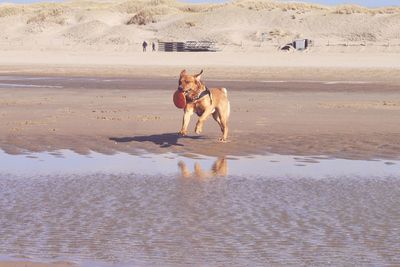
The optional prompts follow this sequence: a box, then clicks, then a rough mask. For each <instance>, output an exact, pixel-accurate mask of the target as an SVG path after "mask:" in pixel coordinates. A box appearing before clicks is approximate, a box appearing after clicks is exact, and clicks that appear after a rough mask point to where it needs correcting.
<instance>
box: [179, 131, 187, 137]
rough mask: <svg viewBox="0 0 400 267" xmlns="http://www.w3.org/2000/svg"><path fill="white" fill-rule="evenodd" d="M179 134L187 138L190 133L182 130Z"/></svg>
mask: <svg viewBox="0 0 400 267" xmlns="http://www.w3.org/2000/svg"><path fill="white" fill-rule="evenodd" d="M178 134H179V135H180V136H186V135H187V134H188V132H187V131H184V130H180V131H179V133H178Z"/></svg>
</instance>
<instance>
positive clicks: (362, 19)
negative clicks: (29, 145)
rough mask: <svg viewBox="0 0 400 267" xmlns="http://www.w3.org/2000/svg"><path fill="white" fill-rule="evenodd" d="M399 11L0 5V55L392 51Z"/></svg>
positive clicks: (259, 5) (154, 2) (262, 0)
mask: <svg viewBox="0 0 400 267" xmlns="http://www.w3.org/2000/svg"><path fill="white" fill-rule="evenodd" d="M399 15H400V8H399V7H397V8H394V7H385V8H379V9H367V8H363V7H360V6H355V5H343V6H337V7H328V6H322V5H316V4H307V3H287V2H286V3H285V2H282V1H271V0H255V1H254V0H252V1H249V0H236V1H231V2H229V3H226V4H202V5H196V4H187V3H181V2H177V1H174V0H116V1H115V0H114V1H111V0H109V1H107V0H105V1H104V0H102V1H88V0H79V1H66V2H64V3H46V4H44V3H42V4H40V3H39V4H30V5H16V4H0V27H1V28H2V32H1V34H0V49H1V50H12V51H120V52H121V51H123V52H129V51H139V50H141V46H140V44H141V43H142V42H143V40H148V41H157V40H161V41H172V40H173V41H188V40H211V41H216V42H218V45H219V47H220V48H222V49H224V51H235V52H237V51H246V52H249V51H275V50H276V49H277V47H279V46H280V45H283V44H285V43H287V42H289V41H292V40H293V39H295V38H311V39H312V40H313V41H314V47H313V48H312V49H311V51H329V52H335V51H336V52H350V53H353V52H360V51H361V52H362V51H369V52H376V51H378V52H391V51H397V52H398V51H399V50H400V46H399V45H400V35H399V32H400V31H399V28H400V23H399V21H400V16H399Z"/></svg>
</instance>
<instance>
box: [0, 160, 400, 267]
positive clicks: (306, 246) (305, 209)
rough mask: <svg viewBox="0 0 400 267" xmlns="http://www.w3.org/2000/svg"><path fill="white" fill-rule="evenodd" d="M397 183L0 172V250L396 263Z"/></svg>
mask: <svg viewBox="0 0 400 267" xmlns="http://www.w3.org/2000/svg"><path fill="white" fill-rule="evenodd" d="M155 164H157V163H155ZM296 168H301V167H296ZM399 188H400V182H399V179H398V178H396V177H370V178H368V177H364V178H360V177H358V176H356V175H355V176H343V177H342V176H341V177H330V178H329V177H328V178H323V179H315V178H307V177H303V178H293V179H292V178H289V177H270V178H268V177H263V176H258V177H246V176H234V175H228V176H218V177H214V178H211V179H203V178H198V177H192V178H191V177H187V176H185V175H183V176H179V175H177V176H167V175H164V176H161V175H156V176H153V175H146V174H134V173H132V174H116V173H114V174H104V173H97V174H92V175H79V174H78V175H77V174H75V175H67V174H58V175H48V176H41V175H34V176H22V177H21V176H14V175H2V174H0V210H1V211H2V216H1V217H0V226H1V227H0V235H1V237H2V242H0V254H3V255H4V254H5V255H8V256H10V257H18V255H20V256H19V257H21V256H29V257H30V258H34V259H35V258H39V259H53V260H54V259H67V260H68V259H69V260H72V261H73V262H77V263H78V264H79V265H81V266H199V265H206V266H225V265H230V266H265V265H274V266H304V265H307V266H326V265H330V266H346V265H348V263H349V262H351V263H352V264H353V265H357V266H362V265H371V266H397V265H398V264H399V263H400V257H399V253H398V251H399V244H400V240H399V237H400V232H399V227H398V221H399V218H400V214H399V209H398V203H399V201H400V199H399V196H400V192H399ZM85 261H92V263H89V264H85ZM81 263H82V264H81ZM100 263H103V264H100ZM0 266H2V265H1V263H0ZM17 266H18V265H17ZM19 266H21V265H19ZM22 266H24V265H22ZM28 266H29V265H28ZM39 266H46V265H39Z"/></svg>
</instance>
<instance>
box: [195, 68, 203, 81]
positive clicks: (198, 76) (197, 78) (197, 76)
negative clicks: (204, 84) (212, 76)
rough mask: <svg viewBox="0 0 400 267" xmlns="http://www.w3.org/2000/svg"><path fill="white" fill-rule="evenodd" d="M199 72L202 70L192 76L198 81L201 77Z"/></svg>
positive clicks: (201, 72)
mask: <svg viewBox="0 0 400 267" xmlns="http://www.w3.org/2000/svg"><path fill="white" fill-rule="evenodd" d="M201 74H203V70H201V71H200V73H199V74H196V75H194V78H195V79H196V80H197V81H200V79H201Z"/></svg>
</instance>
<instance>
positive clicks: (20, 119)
mask: <svg viewBox="0 0 400 267" xmlns="http://www.w3.org/2000/svg"><path fill="white" fill-rule="evenodd" d="M205 82H206V84H207V85H208V86H224V87H227V88H228V92H229V98H230V101H231V106H232V114H231V119H230V140H229V142H228V143H226V144H222V143H219V142H218V141H217V139H218V137H219V135H220V130H219V128H218V127H217V124H216V123H215V122H214V121H213V120H212V119H209V120H208V121H207V122H206V123H205V127H204V132H203V133H202V134H201V135H196V134H194V132H193V129H194V124H195V120H196V117H195V116H193V117H192V120H191V124H190V127H189V130H190V131H191V132H190V134H189V136H188V137H185V138H181V137H179V136H178V135H177V132H178V131H179V129H180V126H181V120H182V113H183V112H182V110H178V109H176V108H175V107H174V105H173V103H172V99H171V98H172V93H173V91H174V90H175V88H176V83H177V82H176V80H175V79H173V78H148V77H147V78H146V77H144V78H138V77H73V76H26V75H25V76H10V75H7V76H5V75H3V76H1V77H0V87H1V89H0V125H2V126H1V127H0V148H1V149H3V150H4V151H6V152H7V153H11V154H18V153H22V152H23V151H26V150H27V151H53V150H60V149H71V150H73V151H75V152H78V153H81V154H87V153H89V152H90V151H97V152H100V153H105V154H112V153H115V152H118V151H122V152H128V153H133V154H137V153H140V151H141V150H143V149H144V150H146V151H150V152H154V153H166V152H175V153H187V154H190V153H195V154H203V155H209V156H226V155H248V154H264V153H267V152H268V153H277V154H290V155H327V156H333V157H338V158H354V159H371V158H388V159H393V158H398V157H399V155H400V152H399V151H400V124H399V123H398V118H399V115H400V92H399V90H398V86H397V85H395V84H388V83H378V82H375V83H372V82H366V81H358V82H356V81H342V82H338V81H328V82H317V81H308V82H306V81H286V82H285V81H276V80H275V81H274V80H264V81H262V80H258V81H253V82H249V81H237V80H231V81H220V80H215V79H210V80H207V78H206V77H205Z"/></svg>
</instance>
